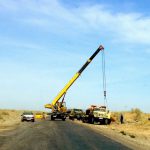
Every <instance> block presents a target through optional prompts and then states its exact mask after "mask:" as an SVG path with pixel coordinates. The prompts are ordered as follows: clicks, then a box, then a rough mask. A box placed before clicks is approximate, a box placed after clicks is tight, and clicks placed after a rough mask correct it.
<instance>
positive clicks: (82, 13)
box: [0, 0, 150, 45]
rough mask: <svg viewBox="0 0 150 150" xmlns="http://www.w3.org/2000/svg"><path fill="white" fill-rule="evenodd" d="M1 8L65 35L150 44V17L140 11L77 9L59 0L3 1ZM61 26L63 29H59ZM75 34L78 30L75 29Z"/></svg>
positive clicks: (0, 3) (27, 21) (98, 8)
mask: <svg viewBox="0 0 150 150" xmlns="http://www.w3.org/2000/svg"><path fill="white" fill-rule="evenodd" d="M0 5H1V7H3V9H5V8H7V10H9V11H12V10H13V11H14V10H15V11H16V12H15V14H16V13H17V14H18V13H20V14H21V15H20V17H17V20H19V21H20V22H23V23H26V24H29V25H35V26H39V27H41V28H43V29H44V30H46V29H47V30H50V31H53V32H57V33H60V34H63V33H64V32H63V30H65V32H66V34H67V32H71V33H72V32H73V31H74V29H78V32H79V33H78V34H80V33H81V32H82V33H83V34H84V33H89V32H90V33H91V32H95V31H96V32H97V33H101V34H102V35H103V34H104V31H105V34H106V33H107V34H108V36H109V37H115V38H114V39H113V41H114V42H120V41H121V42H129V43H138V44H139V43H141V44H148V45H149V41H150V34H149V33H150V18H148V17H147V18H145V17H144V16H143V15H142V14H140V13H135V12H133V13H128V14H127V13H112V12H111V11H110V10H108V9H107V8H106V7H105V6H103V5H100V4H95V5H91V6H90V5H83V3H82V5H79V7H77V8H70V9H68V7H65V6H64V5H63V4H62V3H60V2H59V1H58V0H53V1H48V0H44V1H30V0H28V1H24V0H22V1H19V2H16V1H10V0H7V1H5V2H4V1H1V2H0ZM22 15H23V17H22ZM15 19H16V18H15ZM58 29H60V30H59V31H58ZM75 34H76V32H75Z"/></svg>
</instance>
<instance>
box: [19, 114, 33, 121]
mask: <svg viewBox="0 0 150 150" xmlns="http://www.w3.org/2000/svg"><path fill="white" fill-rule="evenodd" d="M21 121H22V122H23V121H32V122H34V121H35V118H34V115H33V113H32V112H24V113H23V114H22V115H21Z"/></svg>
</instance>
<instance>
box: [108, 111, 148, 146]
mask: <svg viewBox="0 0 150 150" xmlns="http://www.w3.org/2000/svg"><path fill="white" fill-rule="evenodd" d="M121 113H122V114H123V116H124V123H123V124H121V123H120V120H119V118H120V114H121ZM112 117H113V119H114V120H115V121H114V122H112V124H111V125H110V126H109V128H111V129H112V130H114V131H115V132H118V133H120V134H121V135H123V136H125V137H128V138H130V139H133V140H134V141H137V142H139V143H141V144H143V145H147V146H149V147H150V120H148V118H149V117H150V114H146V113H143V112H142V111H141V110H140V109H138V108H135V109H131V111H128V112H113V113H112Z"/></svg>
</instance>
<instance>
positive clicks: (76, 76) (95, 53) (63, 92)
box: [45, 45, 104, 109]
mask: <svg viewBox="0 0 150 150" xmlns="http://www.w3.org/2000/svg"><path fill="white" fill-rule="evenodd" d="M101 50H104V47H103V46H102V45H100V46H99V47H98V49H97V50H96V51H95V52H94V53H93V55H92V56H91V57H90V58H89V59H88V60H87V61H86V62H85V64H84V65H83V66H82V67H81V68H80V70H79V71H78V72H77V73H75V75H74V76H73V77H72V78H71V80H70V81H69V82H68V83H67V84H66V85H65V86H64V88H63V89H62V90H61V91H60V92H59V93H58V95H57V96H56V97H55V98H54V99H53V101H52V104H46V105H45V108H50V109H52V107H54V106H55V104H56V103H57V102H58V101H59V100H60V98H61V97H62V96H63V95H65V93H66V92H67V90H68V89H69V88H70V86H71V85H72V84H73V83H74V82H75V81H76V80H77V79H78V78H79V76H80V75H81V73H82V72H83V71H84V70H85V68H86V67H87V66H88V65H89V64H90V63H91V61H92V60H93V59H94V57H95V56H96V55H97V54H98V53H99V52H100V51H101Z"/></svg>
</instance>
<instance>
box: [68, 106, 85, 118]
mask: <svg viewBox="0 0 150 150" xmlns="http://www.w3.org/2000/svg"><path fill="white" fill-rule="evenodd" d="M82 115H83V110H82V109H77V108H74V109H71V112H70V114H69V119H70V120H74V119H77V120H81V119H82Z"/></svg>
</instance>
